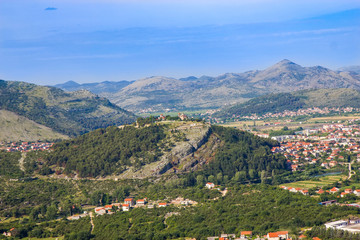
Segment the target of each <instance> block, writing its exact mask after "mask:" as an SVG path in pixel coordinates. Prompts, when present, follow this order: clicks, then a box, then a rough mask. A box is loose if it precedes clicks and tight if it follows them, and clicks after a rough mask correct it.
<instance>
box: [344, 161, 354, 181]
mask: <svg viewBox="0 0 360 240" xmlns="http://www.w3.org/2000/svg"><path fill="white" fill-rule="evenodd" d="M346 164H349V177H348V179H349V180H350V178H351V177H352V175H355V174H356V173H355V171H353V170H351V162H350V163H346Z"/></svg>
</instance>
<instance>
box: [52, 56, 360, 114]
mask: <svg viewBox="0 0 360 240" xmlns="http://www.w3.org/2000/svg"><path fill="white" fill-rule="evenodd" d="M352 69H355V68H354V67H353V68H352ZM114 84H115V83H114V82H102V83H93V84H82V85H80V84H76V83H73V82H70V83H69V82H67V83H65V84H60V85H57V86H58V87H60V88H62V89H64V90H66V91H71V90H72V89H74V85H76V89H81V88H84V89H87V90H89V91H94V92H96V93H97V94H99V95H100V96H103V97H107V98H108V99H109V100H110V101H112V102H113V103H115V104H117V105H118V106H120V107H122V108H124V109H127V110H129V111H133V112H136V113H139V112H157V111H184V110H202V109H216V108H221V107H223V106H229V105H232V104H236V103H241V102H245V101H246V100H249V99H251V98H254V97H257V96H261V95H264V94H269V93H280V92H292V91H297V90H304V89H317V88H353V89H360V74H359V73H358V72H356V71H348V70H347V69H344V70H342V71H341V70H338V71H334V70H330V69H328V68H325V67H321V66H313V67H302V66H300V65H298V64H296V63H294V62H292V61H290V60H287V59H285V60H282V61H280V62H278V63H276V64H275V65H273V66H271V67H268V68H266V69H264V70H253V71H247V72H244V73H226V74H223V75H220V76H217V77H210V76H202V77H199V78H197V77H194V76H191V77H187V78H180V79H175V78H169V77H162V76H153V77H148V78H144V79H139V80H136V81H134V82H124V81H121V82H118V84H119V85H117V86H118V89H119V90H117V91H110V90H109V89H111V86H112V85H114ZM99 86H101V87H99ZM113 89H115V88H113Z"/></svg>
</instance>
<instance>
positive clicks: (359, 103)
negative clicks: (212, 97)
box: [214, 88, 360, 117]
mask: <svg viewBox="0 0 360 240" xmlns="http://www.w3.org/2000/svg"><path fill="white" fill-rule="evenodd" d="M312 107H319V108H324V107H329V108H332V107H336V108H337V107H355V108H359V107H360V91H359V90H355V89H348V88H339V89H312V90H302V91H296V92H292V93H278V94H269V95H264V96H261V97H257V98H254V99H251V100H249V101H247V102H245V103H242V104H237V105H234V106H231V107H229V108H225V109H223V110H221V111H219V112H217V113H215V114H214V116H215V117H231V116H233V115H240V116H246V115H251V114H257V115H262V114H265V113H270V112H271V113H276V112H282V111H285V110H289V111H296V110H298V109H301V108H312Z"/></svg>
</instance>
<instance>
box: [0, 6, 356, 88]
mask: <svg viewBox="0 0 360 240" xmlns="http://www.w3.org/2000/svg"><path fill="white" fill-rule="evenodd" d="M359 42H360V1H358V0H356V1H355V0H352V1H350V0H342V1H338V0H312V1H308V0H302V1H298V0H291V1H289V0H236V1H235V0H222V1H217V0H197V1H190V0H181V1H180V0H171V1H170V0H157V1H154V0H132V1H123V0H116V1H115V0H101V1H100V0H71V1H70V0H31V1H29V0H1V1H0V79H5V80H17V81H27V82H33V83H37V84H48V85H53V84H57V83H62V82H66V81H69V80H73V81H76V82H79V83H85V82H100V81H120V80H135V79H139V78H143V77H148V76H154V75H164V76H169V77H176V78H180V77H186V76H190V75H194V76H201V75H210V76H216V75H219V74H222V73H225V72H243V71H247V70H252V69H263V68H266V67H268V66H270V65H272V64H275V63H276V62H278V61H280V60H282V59H284V58H286V59H290V60H292V61H294V62H296V63H299V64H301V65H303V66H312V65H322V66H325V67H329V68H332V69H336V68H338V67H343V66H349V65H360V44H359Z"/></svg>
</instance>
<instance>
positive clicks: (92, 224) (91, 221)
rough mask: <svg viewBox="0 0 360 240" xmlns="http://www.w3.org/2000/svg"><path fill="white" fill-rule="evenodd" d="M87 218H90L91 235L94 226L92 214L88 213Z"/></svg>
mask: <svg viewBox="0 0 360 240" xmlns="http://www.w3.org/2000/svg"><path fill="white" fill-rule="evenodd" d="M89 216H90V224H91V233H93V231H94V228H95V225H94V221H93V217H94V215H93V212H89Z"/></svg>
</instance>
